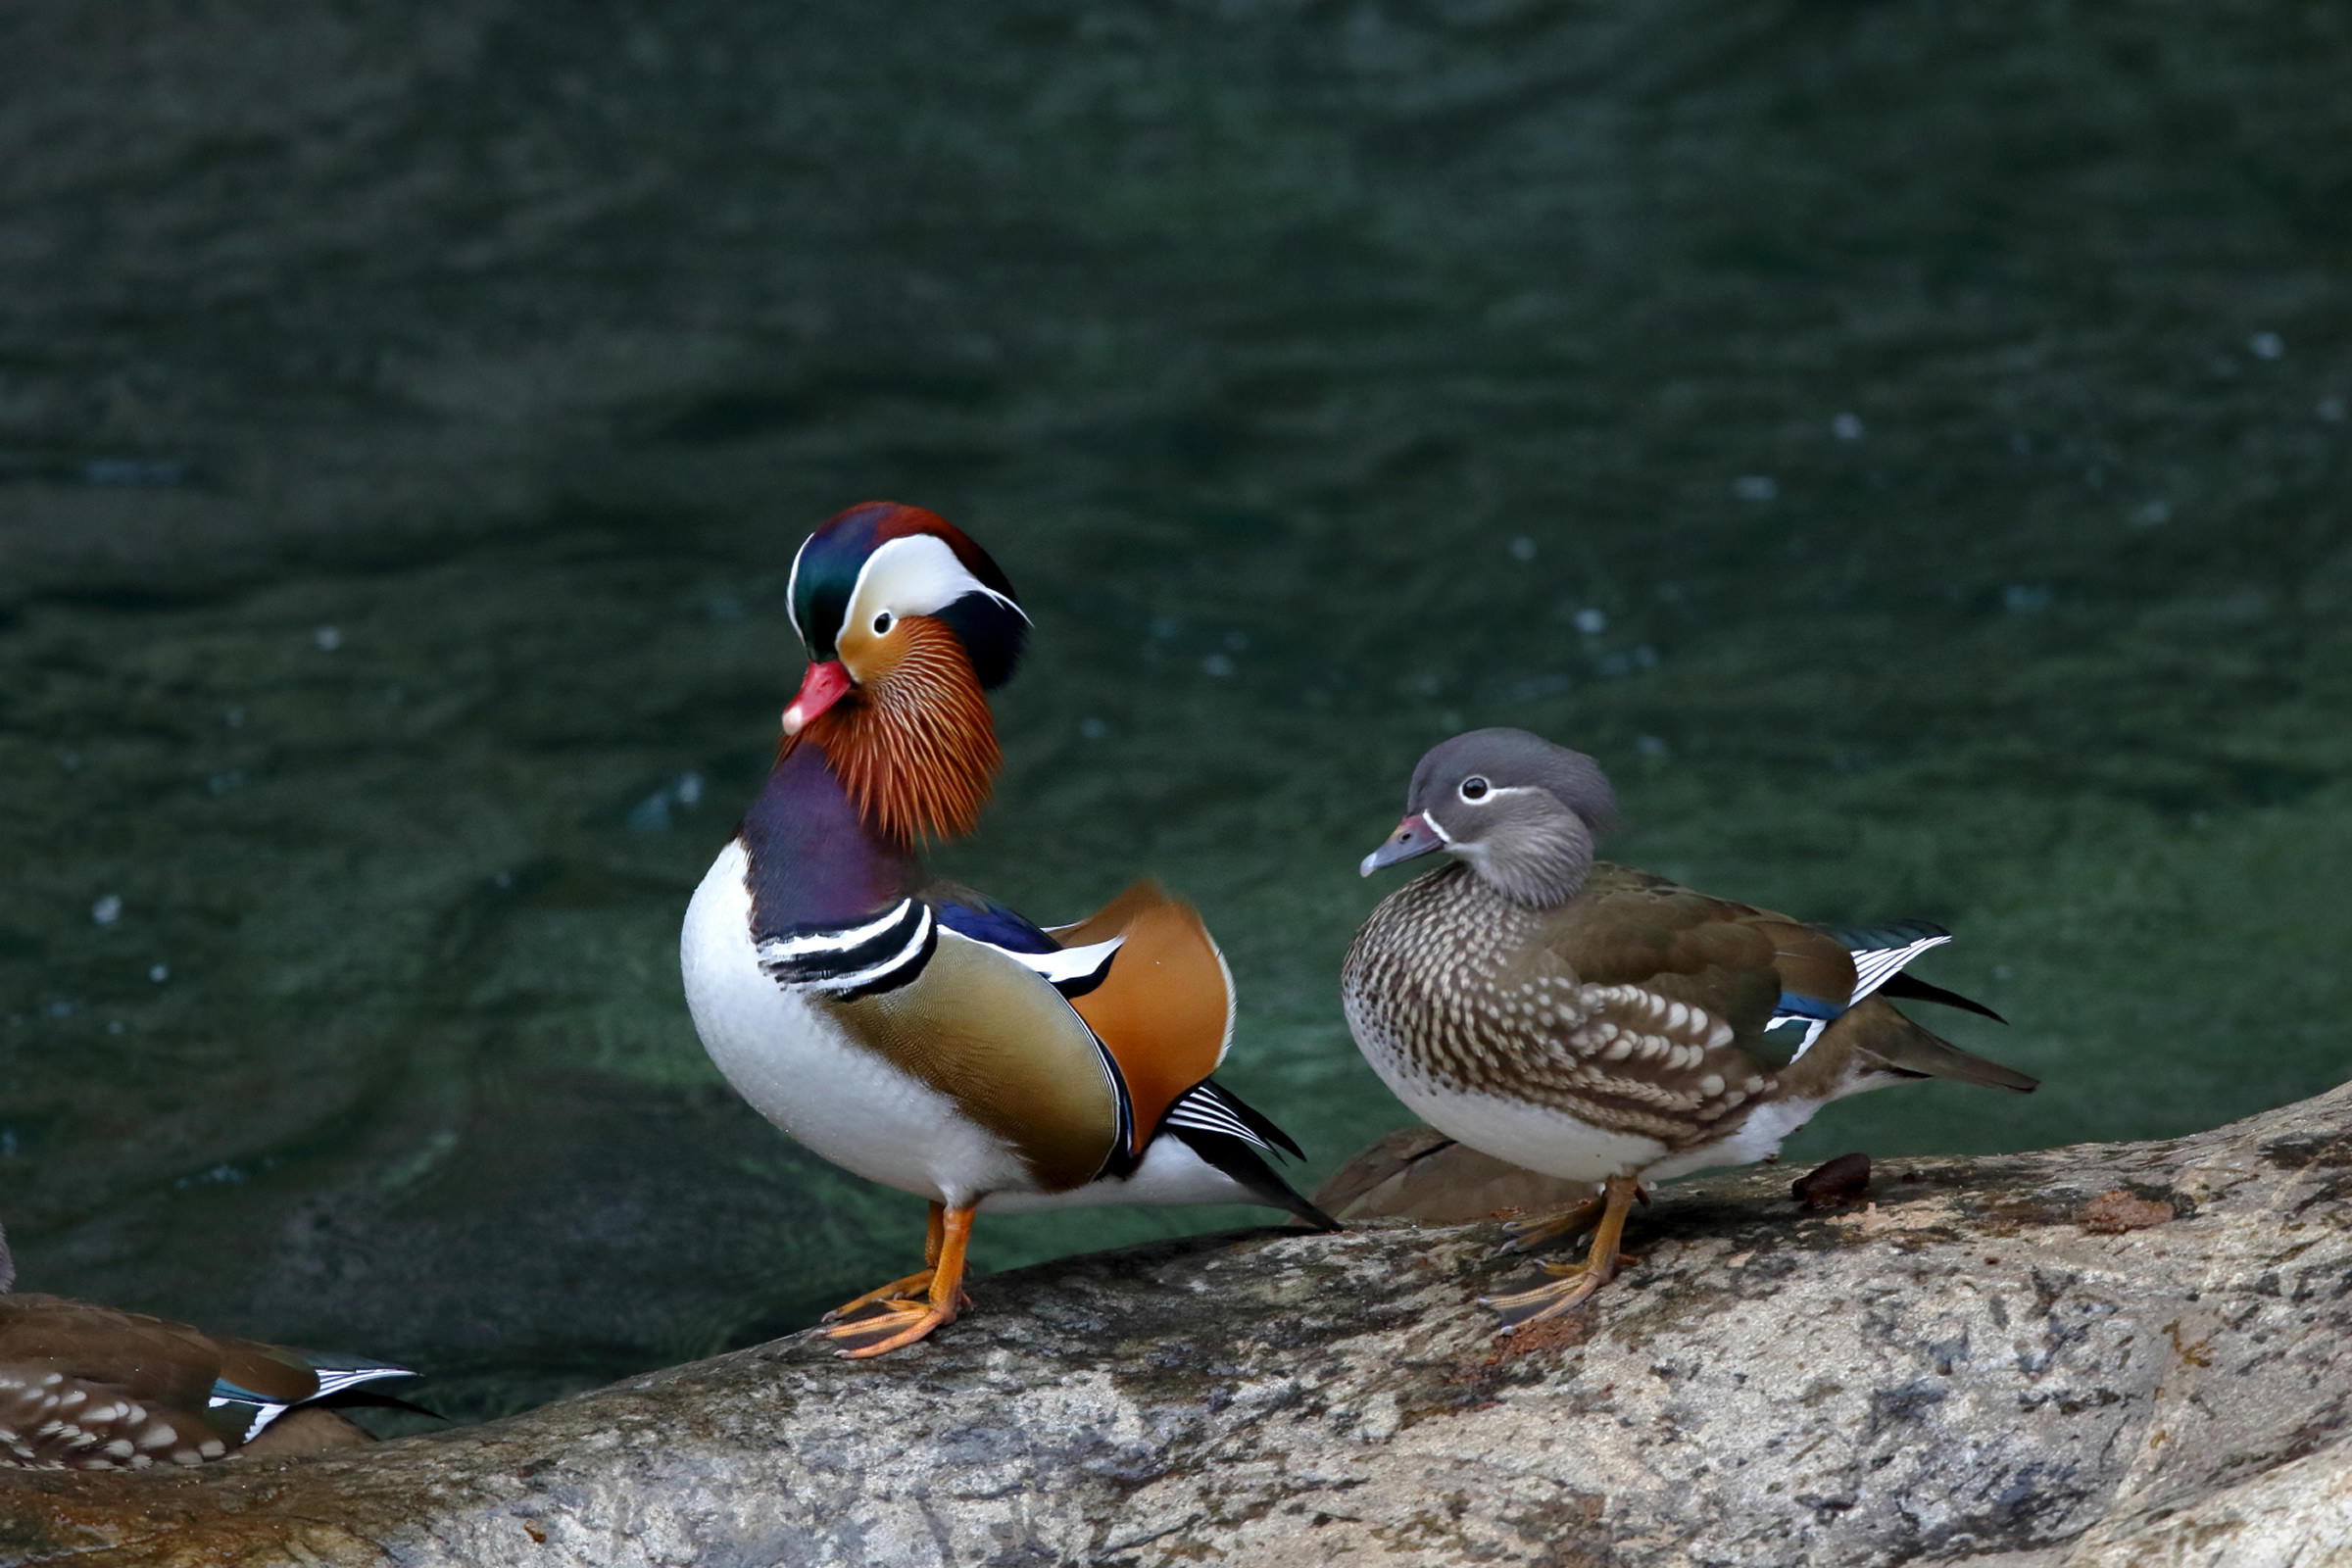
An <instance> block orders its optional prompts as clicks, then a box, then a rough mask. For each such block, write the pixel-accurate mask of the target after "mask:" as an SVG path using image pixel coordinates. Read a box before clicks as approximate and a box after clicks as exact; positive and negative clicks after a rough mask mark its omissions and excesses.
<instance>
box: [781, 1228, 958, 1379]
mask: <svg viewBox="0 0 2352 1568" xmlns="http://www.w3.org/2000/svg"><path fill="white" fill-rule="evenodd" d="M936 1211H937V1213H938V1215H939V1237H940V1245H939V1256H938V1257H937V1258H936V1259H935V1260H934V1261H933V1263H932V1266H931V1268H930V1270H929V1271H928V1272H929V1274H930V1286H929V1290H928V1292H927V1293H926V1297H925V1299H906V1298H903V1297H878V1298H877V1299H879V1301H880V1303H881V1306H882V1308H883V1310H881V1311H879V1312H870V1313H868V1314H866V1315H865V1316H864V1317H861V1318H858V1319H857V1320H856V1321H854V1322H848V1323H834V1324H831V1325H830V1326H828V1327H825V1328H820V1329H818V1330H817V1332H818V1333H819V1334H822V1335H824V1336H825V1337H826V1338H827V1339H830V1340H850V1341H860V1342H862V1341H866V1340H869V1339H870V1340H872V1343H870V1344H864V1343H859V1344H853V1345H851V1346H850V1347H849V1348H847V1349H844V1350H843V1351H842V1352H841V1353H842V1354H843V1355H845V1356H848V1357H850V1358H851V1359H853V1360H860V1361H861V1360H864V1359H865V1358H866V1357H868V1356H874V1355H886V1354H888V1353H889V1352H890V1351H892V1350H896V1349H899V1348H901V1347H904V1346H908V1345H912V1344H913V1343H914V1342H915V1341H917V1340H919V1339H922V1338H923V1337H924V1336H926V1335H928V1334H929V1333H930V1332H931V1331H932V1330H933V1329H936V1328H938V1327H940V1326H941V1325H942V1324H946V1323H953V1322H955V1321H956V1314H957V1313H958V1312H960V1311H962V1310H963V1307H964V1304H965V1302H966V1299H967V1298H966V1297H965V1296H964V1294H963V1253H964V1249H965V1247H967V1246H968V1245H969V1244H970V1242H971V1239H972V1210H971V1209H969V1208H947V1207H944V1206H943V1207H939V1208H938V1209H937V1210H936ZM909 1277H910V1278H914V1277H917V1276H909ZM902 1283H904V1282H902ZM874 1336H880V1338H878V1339H877V1338H874Z"/></svg>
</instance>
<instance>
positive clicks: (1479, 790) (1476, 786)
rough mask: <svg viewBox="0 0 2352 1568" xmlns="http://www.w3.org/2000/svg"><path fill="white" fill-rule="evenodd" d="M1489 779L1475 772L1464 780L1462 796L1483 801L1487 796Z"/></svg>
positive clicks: (1468, 799) (1469, 799)
mask: <svg viewBox="0 0 2352 1568" xmlns="http://www.w3.org/2000/svg"><path fill="white" fill-rule="evenodd" d="M1487 788H1488V786H1487V781H1486V780H1485V779H1483V778H1481V777H1480V776H1479V775H1477V774H1476V773H1473V774H1471V775H1470V776H1469V777H1468V778H1466V779H1464V780H1462V788H1461V797H1462V799H1463V800H1465V801H1483V800H1485V799H1486V798H1487Z"/></svg>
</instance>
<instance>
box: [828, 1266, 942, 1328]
mask: <svg viewBox="0 0 2352 1568" xmlns="http://www.w3.org/2000/svg"><path fill="white" fill-rule="evenodd" d="M936 1272H937V1270H936V1269H931V1268H923V1269H917V1270H916V1271H915V1272H913V1273H912V1274H909V1275H907V1277H906V1278H905V1279H897V1280H892V1281H891V1282H890V1283H889V1284H888V1285H877V1286H875V1287H874V1288H873V1289H872V1290H870V1291H868V1292H866V1293H865V1294H864V1295H863V1296H853V1297H851V1298H850V1299H848V1300H846V1301H844V1302H842V1303H841V1304H840V1305H839V1306H837V1307H835V1308H834V1309H833V1310H832V1311H830V1312H827V1313H826V1314H825V1315H824V1316H823V1317H820V1318H818V1319H817V1321H818V1322H819V1323H839V1322H840V1321H841V1320H842V1319H844V1318H846V1317H849V1316H851V1315H852V1314H853V1313H856V1312H858V1310H859V1309H860V1308H863V1307H867V1306H871V1305H873V1303H874V1302H876V1301H882V1302H885V1303H887V1304H889V1305H891V1306H894V1307H896V1306H903V1305H905V1304H907V1303H906V1302H905V1300H903V1299H901V1298H907V1297H920V1296H924V1295H927V1294H928V1293H929V1292H930V1289H931V1276H932V1275H933V1274H934V1273H936ZM915 1304H916V1305H918V1306H919V1305H921V1304H922V1303H921V1302H920V1301H917V1302H916V1303H915Z"/></svg>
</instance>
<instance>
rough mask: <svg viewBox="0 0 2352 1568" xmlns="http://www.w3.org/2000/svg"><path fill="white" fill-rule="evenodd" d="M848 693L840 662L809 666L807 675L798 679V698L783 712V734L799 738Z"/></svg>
mask: <svg viewBox="0 0 2352 1568" xmlns="http://www.w3.org/2000/svg"><path fill="white" fill-rule="evenodd" d="M849 690H850V672H849V671H848V670H846V669H844V668H842V667H841V661H840V660H838V659H828V660H826V661H825V662H823V663H821V664H810V665H809V673H808V674H806V675H803V676H802V677H801V690H800V695H799V696H797V697H795V698H793V700H792V706H791V707H790V708H787V709H786V710H784V733H785V734H787V735H798V734H799V733H800V732H801V731H802V730H804V729H807V728H808V727H809V723H810V721H812V720H813V719H814V718H815V717H816V715H817V714H819V713H821V712H823V711H825V710H826V709H828V708H831V707H832V706H833V705H834V704H835V703H838V702H840V701H841V700H842V698H844V697H846V696H848V695H849Z"/></svg>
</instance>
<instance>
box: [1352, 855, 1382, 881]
mask: <svg viewBox="0 0 2352 1568" xmlns="http://www.w3.org/2000/svg"><path fill="white" fill-rule="evenodd" d="M1379 869H1380V851H1378V850H1374V851H1373V852H1372V853H1371V854H1370V855H1367V856H1365V857H1364V858H1362V859H1360V860H1358V861H1356V862H1355V874H1356V875H1357V876H1370V875H1371V874H1372V873H1373V872H1375V871H1377V870H1379Z"/></svg>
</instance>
